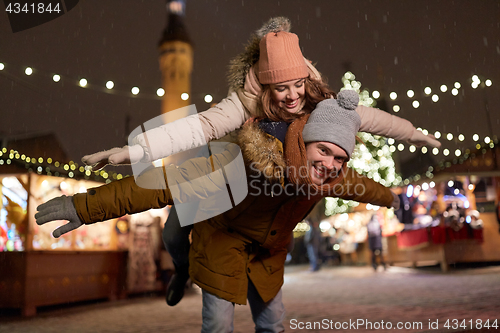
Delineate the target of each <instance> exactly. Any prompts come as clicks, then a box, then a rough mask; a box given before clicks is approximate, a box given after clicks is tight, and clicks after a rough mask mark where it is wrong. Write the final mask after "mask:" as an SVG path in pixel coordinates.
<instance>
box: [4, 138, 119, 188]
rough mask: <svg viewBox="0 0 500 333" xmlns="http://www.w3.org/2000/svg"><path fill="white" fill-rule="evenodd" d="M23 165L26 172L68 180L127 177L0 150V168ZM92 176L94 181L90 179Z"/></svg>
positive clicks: (108, 180)
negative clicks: (65, 177) (67, 178)
mask: <svg viewBox="0 0 500 333" xmlns="http://www.w3.org/2000/svg"><path fill="white" fill-rule="evenodd" d="M13 163H14V164H23V163H24V166H25V168H26V169H27V170H28V171H32V172H36V173H37V174H39V175H42V174H45V175H47V176H55V177H63V176H67V177H69V178H80V179H86V180H95V181H100V182H105V183H106V184H107V183H110V182H112V181H113V180H120V179H122V178H125V177H129V175H125V176H124V175H122V174H121V173H116V172H110V171H105V170H99V171H92V170H91V167H90V166H79V165H78V163H75V162H73V161H69V162H68V163H61V162H59V161H54V160H53V159H52V158H50V157H49V158H47V159H44V158H43V157H38V158H35V157H30V156H26V155H25V154H22V153H20V152H18V151H17V150H14V149H10V150H9V149H7V148H5V147H4V148H2V149H1V150H0V166H2V165H11V164H13ZM92 175H93V176H94V179H91V177H92Z"/></svg>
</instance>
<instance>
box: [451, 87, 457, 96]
mask: <svg viewBox="0 0 500 333" xmlns="http://www.w3.org/2000/svg"><path fill="white" fill-rule="evenodd" d="M451 94H452V95H453V96H457V95H458V89H457V88H453V89H452V90H451Z"/></svg>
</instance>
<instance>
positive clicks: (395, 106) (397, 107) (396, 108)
mask: <svg viewBox="0 0 500 333" xmlns="http://www.w3.org/2000/svg"><path fill="white" fill-rule="evenodd" d="M392 110H393V111H394V112H399V110H401V108H400V107H399V105H394V106H393V107H392Z"/></svg>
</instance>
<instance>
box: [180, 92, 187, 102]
mask: <svg viewBox="0 0 500 333" xmlns="http://www.w3.org/2000/svg"><path fill="white" fill-rule="evenodd" d="M181 99H182V100H183V101H187V100H188V99H189V94H188V93H182V94H181Z"/></svg>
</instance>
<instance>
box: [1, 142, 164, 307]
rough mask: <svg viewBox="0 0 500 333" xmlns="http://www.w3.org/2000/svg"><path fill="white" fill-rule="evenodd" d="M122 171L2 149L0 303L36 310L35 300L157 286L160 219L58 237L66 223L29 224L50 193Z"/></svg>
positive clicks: (130, 219) (114, 295) (119, 222)
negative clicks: (89, 167) (99, 169)
mask: <svg viewBox="0 0 500 333" xmlns="http://www.w3.org/2000/svg"><path fill="white" fill-rule="evenodd" d="M31 156H33V155H31ZM35 156H36V155H35ZM120 177H121V175H119V174H111V173H110V174H108V173H106V172H102V173H98V174H96V173H91V172H90V171H87V170H85V169H84V168H82V167H79V166H78V165H77V164H76V163H73V162H69V163H67V164H66V163H59V162H57V161H55V160H51V158H48V157H40V158H36V159H35V158H31V157H28V155H27V154H22V153H20V152H18V151H17V150H13V149H12V150H8V149H6V148H4V149H2V150H1V151H0V270H1V272H2V274H0V308H18V309H21V312H22V314H23V315H34V314H35V313H36V308H37V307H38V306H45V305H53V304H61V303H68V302H75V301H83V300H93V299H110V300H114V299H119V298H123V297H126V296H127V295H128V294H130V293H136V292H146V291H155V290H159V289H160V288H161V287H162V286H161V283H159V281H158V280H157V277H158V274H157V259H158V258H157V257H158V253H157V250H158V249H159V248H160V234H161V233H160V232H161V231H160V229H159V228H160V227H159V218H158V217H155V216H152V215H151V214H150V213H149V212H145V213H141V214H137V216H136V215H133V216H127V217H125V218H121V219H113V220H109V221H105V222H101V223H96V224H93V225H90V226H82V227H79V228H77V229H75V230H74V231H72V232H70V233H67V234H64V235H62V236H61V237H60V238H54V237H53V236H52V231H53V230H54V229H55V228H56V227H58V226H60V225H63V224H65V223H66V222H65V221H58V222H51V223H48V224H46V225H43V226H38V225H37V224H36V222H35V218H34V215H35V213H36V207H37V206H38V205H40V204H42V203H44V202H46V201H48V200H50V199H51V198H54V197H57V196H60V195H72V194H75V193H78V192H82V191H86V189H87V188H90V187H95V186H100V185H102V184H103V183H104V182H106V180H107V179H109V178H114V179H117V178H120Z"/></svg>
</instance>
